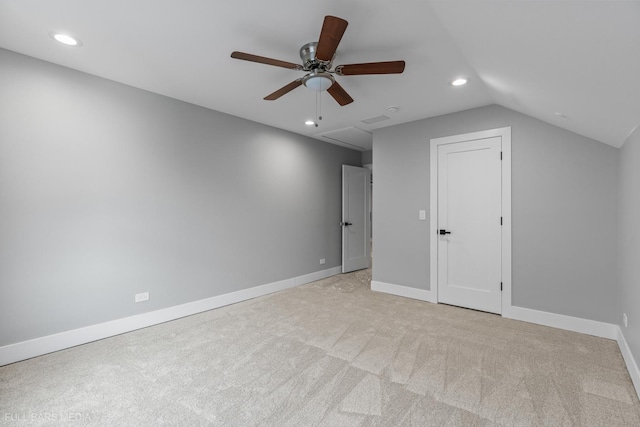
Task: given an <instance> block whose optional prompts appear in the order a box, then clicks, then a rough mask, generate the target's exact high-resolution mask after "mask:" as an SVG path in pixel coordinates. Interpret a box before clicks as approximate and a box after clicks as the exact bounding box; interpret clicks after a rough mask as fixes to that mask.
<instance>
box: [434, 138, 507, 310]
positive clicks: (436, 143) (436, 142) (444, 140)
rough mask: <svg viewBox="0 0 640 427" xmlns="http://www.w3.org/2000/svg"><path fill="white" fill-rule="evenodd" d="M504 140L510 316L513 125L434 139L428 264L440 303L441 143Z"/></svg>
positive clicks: (504, 250) (504, 301) (504, 293)
mask: <svg viewBox="0 0 640 427" xmlns="http://www.w3.org/2000/svg"><path fill="white" fill-rule="evenodd" d="M492 137H500V138H501V139H502V163H501V164H502V189H501V190H502V242H501V243H502V254H501V256H502V316H504V317H511V295H512V293H511V127H504V128H498V129H490V130H485V131H480V132H472V133H466V134H461V135H453V136H446V137H442V138H433V139H431V142H430V143H431V146H430V186H429V187H430V197H429V202H430V203H429V205H430V206H429V207H430V209H429V211H430V221H429V241H430V242H429V243H430V244H429V251H430V254H429V267H430V278H429V281H430V294H431V301H432V302H434V303H437V302H438V232H437V228H438V146H439V145H444V144H453V143H458V142H465V141H474V140H478V139H484V138H492Z"/></svg>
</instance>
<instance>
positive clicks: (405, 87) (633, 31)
mask: <svg viewBox="0 0 640 427" xmlns="http://www.w3.org/2000/svg"><path fill="white" fill-rule="evenodd" d="M325 15H335V16H339V17H341V18H344V19H346V20H347V21H349V27H348V28H347V30H346V33H345V35H344V37H343V39H342V42H341V43H340V46H339V48H338V52H337V54H336V58H335V60H334V64H335V65H338V64H349V63H359V62H376V61H391V60H400V59H404V60H405V61H406V63H407V65H406V69H405V72H404V74H400V75H374V76H344V77H337V79H338V80H339V82H340V84H341V85H342V86H343V87H344V88H345V89H346V90H347V92H348V93H349V94H350V95H351V96H352V97H353V98H354V99H355V102H353V103H352V104H349V105H347V106H345V107H340V106H338V104H337V103H336V102H335V101H334V100H333V99H332V98H330V97H329V95H328V94H326V93H323V94H322V96H321V111H322V116H323V120H322V121H321V122H320V126H319V127H318V128H314V127H307V126H305V125H304V121H305V120H306V119H313V118H314V116H315V111H316V95H315V92H312V91H310V90H309V89H306V88H304V87H300V88H298V89H295V90H294V91H292V92H290V93H289V94H287V95H285V96H283V97H282V98H280V99H278V100H276V101H264V100H263V99H262V98H263V97H264V96H266V95H268V94H270V93H271V92H273V91H274V90H276V89H278V88H280V87H282V86H284V85H285V84H287V83H289V82H291V81H292V80H295V79H296V78H299V77H302V75H303V73H302V72H299V71H293V70H288V69H284V68H279V67H272V66H267V65H263V64H256V63H251V62H246V61H240V60H236V59H231V58H230V54H231V52H232V51H234V50H238V51H243V52H248V53H252V54H255V55H261V56H267V57H271V58H276V59H281V60H284V61H289V62H295V63H299V62H300V60H299V55H298V51H299V49H300V47H301V46H302V45H303V44H305V43H308V42H311V41H317V38H318V35H319V33H320V28H321V26H322V20H323V17H324V16H325ZM56 31H60V32H67V33H69V34H71V35H75V36H77V37H79V38H80V39H81V40H82V43H83V46H82V47H75V48H72V47H67V46H63V45H60V44H58V43H57V42H55V41H54V40H53V39H52V38H51V37H50V33H51V32H56ZM0 47H3V48H6V49H9V50H12V51H15V52H19V53H23V54H26V55H30V56H33V57H36V58H40V59H43V60H46V61H50V62H53V63H56V64H60V65H63V66H66V67H70V68H74V69H77V70H81V71H85V72H87V73H91V74H95V75H98V76H101V77H105V78H108V79H112V80H115V81H118V82H122V83H125V84H128V85H131V86H135V87H138V88H142V89H146V90H149V91H152V92H156V93H160V94H163V95H166V96H170V97H172V98H176V99H180V100H183V101H187V102H191V103H193V104H197V105H201V106H204V107H207V108H211V109H213V110H218V111H222V112H225V113H229V114H233V115H236V116H239V117H244V118H246V119H250V120H254V121H257V122H261V123H264V124H267V125H271V126H275V127H278V128H282V129H287V130H290V131H292V132H296V133H299V134H303V135H308V136H312V137H316V138H318V139H319V140H323V141H327V142H332V143H338V144H340V142H337V140H336V138H338V139H339V135H347V139H348V141H347V142H348V144H349V145H348V146H352V145H351V144H353V145H355V146H359V147H360V148H370V143H371V142H370V138H369V139H368V138H367V137H366V136H367V135H368V134H367V132H369V133H371V131H372V130H373V129H376V128H380V127H385V126H390V125H395V124H398V123H404V122H408V121H413V120H417V119H422V118H427V117H433V116H437V115H441V114H445V113H450V112H455V111H460V110H465V109H469V108H473V107H478V106H482V105H488V104H493V103H496V104H500V105H502V106H505V107H508V108H511V109H513V110H516V111H520V112H522V113H525V114H528V115H530V116H533V117H536V118H538V119H540V120H544V121H546V122H549V123H552V124H554V125H557V126H560V127H563V128H566V129H569V130H571V131H573V132H576V133H579V134H581V135H585V136H588V137H591V138H594V139H596V140H599V141H602V142H604V143H606V144H610V145H612V146H615V147H619V146H621V145H622V143H623V142H624V141H625V139H626V137H627V136H628V135H629V134H630V133H631V132H632V131H633V130H634V129H635V127H636V126H638V124H640V78H639V76H640V1H613V0H602V1H563V0H557V1H518V0H511V1H506V0H503V1H489V0H475V1H473V0H466V1H462V0H440V1H426V0H421V1H418V0H393V1H392V0H306V1H305V0H270V1H258V0H237V1H234V2H227V1H221V0H219V1H214V0H209V1H207V0H103V1H98V0H94V1H87V0H58V1H50V0H0ZM0 67H1V65H0ZM0 71H1V70H0ZM458 76H465V77H467V78H469V83H468V84H467V85H466V86H464V87H452V86H450V85H449V82H450V81H451V80H452V79H454V78H456V77H458ZM389 106H397V107H399V110H398V111H397V112H396V113H393V114H390V113H388V112H387V110H386V109H387V107H389ZM555 113H561V114H562V115H564V116H565V117H559V116H557V115H555ZM381 115H387V116H388V117H389V119H388V120H384V121H378V122H375V123H370V124H366V123H363V122H362V120H365V119H369V118H373V117H378V116H381ZM354 127H355V128H357V129H353V128H354ZM360 130H362V131H365V132H364V133H363V132H360ZM323 135H327V136H323ZM363 136H364V137H363Z"/></svg>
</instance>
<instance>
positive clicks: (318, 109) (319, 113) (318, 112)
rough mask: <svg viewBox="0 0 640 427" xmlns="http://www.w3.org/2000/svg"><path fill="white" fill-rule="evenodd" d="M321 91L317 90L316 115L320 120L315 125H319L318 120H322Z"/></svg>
mask: <svg viewBox="0 0 640 427" xmlns="http://www.w3.org/2000/svg"><path fill="white" fill-rule="evenodd" d="M320 93H321V92H316V117H317V118H318V120H317V121H316V123H315V127H318V122H319V121H320V120H322V96H321V94H320Z"/></svg>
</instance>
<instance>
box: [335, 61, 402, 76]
mask: <svg viewBox="0 0 640 427" xmlns="http://www.w3.org/2000/svg"><path fill="white" fill-rule="evenodd" d="M403 71H404V61H388V62H368V63H364V64H347V65H338V66H337V67H336V74H338V75H340V76H359V75H363V74H400V73H402V72H403Z"/></svg>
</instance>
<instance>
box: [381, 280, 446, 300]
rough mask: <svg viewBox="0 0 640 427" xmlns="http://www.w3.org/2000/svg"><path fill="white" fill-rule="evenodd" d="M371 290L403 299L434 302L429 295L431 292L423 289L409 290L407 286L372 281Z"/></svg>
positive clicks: (431, 295)
mask: <svg viewBox="0 0 640 427" xmlns="http://www.w3.org/2000/svg"><path fill="white" fill-rule="evenodd" d="M371 290H372V291H376V292H384V293H386V294H392V295H397V296H400V297H405V298H413V299H417V300H420V301H427V302H435V301H433V294H432V293H431V291H427V290H425V289H416V288H410V287H408V286H401V285H394V284H391V283H384V282H377V281H375V280H372V281H371Z"/></svg>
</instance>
